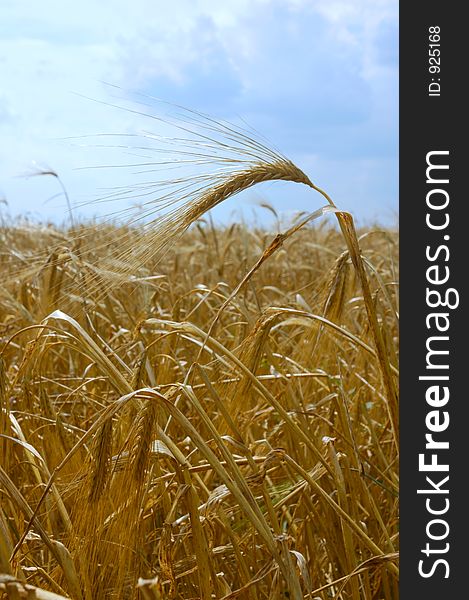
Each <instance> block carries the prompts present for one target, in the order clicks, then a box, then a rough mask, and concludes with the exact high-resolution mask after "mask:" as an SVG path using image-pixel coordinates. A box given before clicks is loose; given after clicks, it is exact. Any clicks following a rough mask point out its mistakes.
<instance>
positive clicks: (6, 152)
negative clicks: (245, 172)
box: [0, 0, 398, 224]
mask: <svg viewBox="0 0 469 600" xmlns="http://www.w3.org/2000/svg"><path fill="white" fill-rule="evenodd" d="M397 52H398V2H397V0H349V1H345V0H251V1H249V2H248V1H247V0H225V1H224V2H220V1H219V0H217V1H214V0H191V1H187V0H175V1H173V2H168V1H167V0H165V1H161V0H151V1H150V0H133V1H132V2H128V0H125V1H121V0H101V2H99V3H98V2H96V1H95V0H80V2H79V3H77V2H67V1H61V2H56V1H52V0H42V2H40V3H38V2H33V1H32V0H30V1H26V2H21V1H18V0H2V3H1V19H0V82H1V84H0V137H1V139H2V144H1V146H0V199H1V198H4V199H5V200H6V201H7V202H8V206H6V205H5V204H3V203H2V204H1V205H0V209H1V210H2V211H3V212H4V213H5V211H9V212H10V214H12V215H16V214H29V215H31V216H34V217H35V218H43V219H55V220H59V221H60V220H61V219H63V218H65V216H64V215H65V208H64V201H63V198H60V197H56V198H53V196H54V195H55V194H56V193H57V192H58V191H59V188H58V186H57V182H56V181H54V179H53V178H50V177H30V178H27V179H25V178H23V177H18V176H19V175H22V174H25V173H28V172H33V171H34V161H35V162H36V163H37V164H38V165H41V166H45V167H50V168H52V169H54V170H55V171H56V172H58V173H59V175H60V177H61V179H62V181H63V183H64V185H65V186H66V188H67V190H68V192H69V195H70V197H71V199H72V201H73V202H74V203H82V202H84V201H87V200H92V199H93V198H98V197H99V196H100V194H102V193H103V192H102V190H103V189H104V188H109V187H112V186H119V185H127V184H128V181H127V180H125V179H124V178H125V177H127V178H128V177H129V174H128V173H127V175H124V174H123V173H121V172H119V170H118V169H114V170H112V169H105V170H100V169H80V167H86V166H94V165H100V164H109V162H110V161H111V156H112V160H114V159H115V157H116V154H115V151H111V150H110V149H106V148H102V147H98V146H97V145H96V140H95V139H93V138H86V137H85V138H83V139H81V140H79V143H78V141H77V140H75V141H73V140H70V139H67V138H70V137H78V136H88V135H90V136H92V135H95V134H101V133H138V132H139V131H142V130H149V129H150V130H151V131H154V132H155V133H160V130H159V125H158V123H157V122H152V121H151V120H149V119H148V118H147V119H144V118H142V117H139V116H138V115H135V114H134V113H130V112H125V111H122V110H119V109H114V108H111V107H109V106H106V105H104V104H100V103H99V102H93V101H90V100H87V99H85V98H83V96H87V97H90V98H93V99H96V100H100V101H103V102H110V103H113V104H119V105H125V106H132V104H131V103H129V101H128V99H129V97H130V96H129V95H128V94H127V91H129V92H130V91H134V92H142V93H145V94H148V95H151V96H157V97H159V98H162V99H164V100H167V101H168V102H172V103H176V104H177V103H179V104H182V105H184V106H187V107H190V108H195V109H198V110H201V111H203V112H206V113H209V114H211V115H213V116H214V117H218V118H223V119H229V120H232V119H234V120H237V119H239V118H242V119H244V120H245V121H247V123H249V125H250V126H252V127H253V128H254V129H256V130H257V131H259V132H260V133H261V134H262V135H264V136H265V137H267V138H268V139H269V140H270V141H271V142H272V144H274V145H275V147H276V148H278V149H280V150H281V151H282V153H283V154H285V155H287V156H288V157H289V158H291V159H292V160H293V161H294V162H296V163H297V164H298V165H299V166H300V167H301V168H303V169H304V170H305V171H306V173H307V174H308V175H309V176H310V178H311V179H312V180H313V181H314V182H315V183H317V184H318V185H319V186H320V187H322V188H324V189H326V190H327V191H328V192H329V193H330V195H331V196H332V197H333V199H334V200H335V202H336V204H337V205H338V206H339V207H341V208H343V209H344V210H350V211H351V212H352V213H353V214H354V215H355V217H356V218H357V220H358V221H359V222H361V223H366V222H370V221H375V220H378V221H380V222H382V223H385V224H386V223H394V222H395V220H396V215H397V210H398V181H397V178H398V171H397V169H398V155H397V146H398V55H397ZM103 81H104V82H108V83H110V84H113V85H116V86H119V88H120V91H117V92H116V90H115V89H114V88H111V87H109V86H106V85H104V84H103V83H102V82H103ZM152 110H156V111H158V110H160V111H161V107H159V108H152ZM163 129H164V128H163ZM99 143H100V144H102V143H103V142H99ZM123 157H125V155H124V153H123ZM121 158H122V157H121ZM111 162H112V161H111ZM124 162H125V158H124ZM163 177H164V174H163ZM264 201H267V202H270V203H271V204H272V205H273V206H274V207H275V208H276V209H277V210H278V211H279V212H280V213H285V214H290V213H291V212H292V211H295V210H314V209H315V208H317V207H318V206H319V205H320V204H322V202H321V201H320V200H319V198H316V197H314V195H313V194H312V192H311V191H310V190H307V189H301V187H300V186H297V185H294V184H272V185H269V186H264V187H262V188H259V189H253V190H252V191H251V192H250V191H247V192H244V193H243V194H241V195H240V196H239V197H237V198H236V200H234V199H233V200H230V201H228V202H227V203H226V205H224V206H222V207H220V208H219V209H217V213H216V218H219V219H223V220H226V219H228V217H229V215H231V214H232V212H233V211H239V210H240V209H241V211H242V213H243V214H244V216H245V218H250V217H251V216H252V215H253V211H254V207H255V206H256V203H259V202H264ZM111 210H113V209H111ZM100 211H101V212H102V211H104V213H106V212H109V211H110V208H109V205H104V206H102V205H99V204H98V205H90V206H89V207H87V208H83V209H81V214H82V215H85V216H90V215H92V214H99V212H100ZM264 212H265V211H264ZM258 214H259V215H261V216H260V217H259V218H260V219H262V218H263V217H262V214H263V212H262V209H260V211H259V213H258Z"/></svg>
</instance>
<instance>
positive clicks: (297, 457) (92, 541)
mask: <svg viewBox="0 0 469 600" xmlns="http://www.w3.org/2000/svg"><path fill="white" fill-rule="evenodd" d="M223 134H224V135H225V137H226V136H227V131H226V130H225V131H224V132H223ZM237 135H238V134H237ZM240 139H241V138H240V137H239V135H238V137H237V138H236V139H234V138H233V137H231V139H230V143H231V147H233V144H234V145H235V146H236V144H237V143H238V142H239V140H240ZM242 143H243V144H244V145H246V138H244V139H243V140H242ZM249 144H250V145H249V152H250V155H248V158H246V147H244V150H245V154H244V155H241V150H243V148H241V150H240V151H239V152H238V153H237V159H236V160H235V161H234V162H228V161H225V163H224V167H225V169H224V170H223V172H218V171H217V172H216V173H211V174H209V175H210V176H207V177H205V178H202V177H199V176H198V178H197V179H194V180H192V181H193V182H195V183H194V186H193V188H191V189H190V191H189V192H187V191H185V192H184V193H183V194H181V190H187V189H188V188H187V185H186V183H185V182H184V181H182V182H180V181H177V180H173V185H174V181H176V187H175V188H174V187H173V189H172V192H171V193H172V194H174V195H177V196H178V198H180V199H181V198H182V200H183V202H182V204H180V205H177V206H175V207H174V208H173V210H172V211H170V212H169V213H167V216H159V215H155V216H154V217H153V218H152V219H150V220H148V219H147V220H146V223H145V225H140V224H139V223H138V222H132V223H130V224H127V225H125V224H117V223H112V222H106V223H104V224H103V223H91V224H87V225H79V224H76V223H75V226H74V227H73V228H67V227H65V226H64V227H59V226H53V225H46V224H44V225H41V226H39V225H33V224H31V223H27V222H22V221H18V222H11V223H3V225H2V227H1V231H0V235H1V237H0V243H1V255H0V263H1V270H2V271H1V272H2V277H3V280H4V286H3V288H2V291H1V295H0V317H1V318H0V322H1V346H0V378H1V385H0V397H1V419H0V427H1V437H0V447H1V464H0V496H1V512H0V573H1V575H0V593H1V594H3V596H2V597H6V598H12V599H17V598H38V599H41V598H44V599H54V598H55V599H60V598H71V599H73V600H101V599H107V598H109V599H111V598H112V599H129V600H130V599H136V598H141V599H145V600H146V599H162V598H174V599H184V600H189V599H192V600H195V599H198V598H200V599H203V600H209V599H212V598H217V599H225V600H228V599H231V598H240V599H244V598H246V599H253V600H262V599H277V598H290V599H294V600H298V599H300V598H309V599H319V598H320V599H324V600H326V599H333V598H334V599H337V600H339V599H340V600H348V599H353V600H358V599H367V600H371V599H381V600H390V599H393V598H397V597H398V530H399V528H398V524H399V523H398V489H399V488H398V469H399V464H398V459H399V455H398V443H399V440H398V416H397V415H398V404H397V381H398V367H397V365H398V240H397V231H395V230H393V229H392V228H387V229H383V228H380V227H371V226H370V227H367V228H365V229H359V230H358V231H357V230H356V229H355V226H354V222H353V218H352V216H351V215H349V214H348V213H344V212H340V211H339V210H338V209H337V208H336V207H335V205H334V204H333V203H332V200H331V199H330V198H329V197H328V196H327V194H326V193H325V192H323V191H322V190H321V189H320V188H318V187H316V186H315V185H314V184H312V183H311V181H310V179H309V178H308V177H307V176H306V175H305V174H304V173H303V172H302V171H300V170H299V169H298V168H297V167H295V166H294V165H293V164H292V163H291V162H290V161H287V160H286V159H284V158H283V157H279V155H277V154H275V153H273V152H270V151H268V150H267V149H266V148H265V147H261V146H260V145H254V143H253V142H251V141H250V142H249ZM269 152H270V154H269ZM200 153H201V147H200V146H199V147H198V148H197V160H200ZM240 156H241V158H239V157H240ZM49 174H50V173H49ZM278 179H281V180H284V181H289V182H291V186H290V184H288V186H290V187H286V188H285V189H288V190H289V192H288V193H289V194H290V197H291V198H292V203H294V193H295V185H294V184H295V183H296V184H300V185H306V186H308V187H310V188H311V193H312V197H314V199H315V200H314V203H315V207H316V208H317V207H318V206H319V205H320V204H321V202H320V201H319V200H318V198H319V199H322V201H323V204H324V200H325V204H324V206H322V208H319V209H317V210H315V211H314V212H312V213H311V214H303V215H299V216H298V217H297V218H296V220H295V221H294V222H291V223H289V224H288V225H287V226H285V227H283V228H282V226H280V225H279V227H280V229H277V230H276V231H269V230H267V229H265V228H260V227H255V226H252V225H249V224H233V225H231V226H224V227H222V226H215V225H214V224H213V221H212V220H211V218H210V213H208V212H207V211H209V209H210V208H212V207H213V206H216V205H217V204H219V203H220V202H223V201H224V200H225V199H227V198H229V197H231V196H233V195H234V194H237V193H238V192H241V191H243V190H244V189H246V188H248V187H251V186H253V185H256V184H257V183H259V182H261V181H265V180H269V181H270V180H271V181H275V180H278ZM134 193H135V190H134ZM142 193H143V192H142ZM145 193H146V191H145ZM165 193H166V192H163V193H162V196H161V197H162V198H165V197H166V196H165ZM318 202H319V204H318ZM314 203H312V204H314ZM152 210H153V209H152ZM270 210H271V212H274V213H275V211H274V210H273V209H272V208H271V209H270ZM146 216H147V215H146ZM334 223H337V224H338V227H337V226H334Z"/></svg>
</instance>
